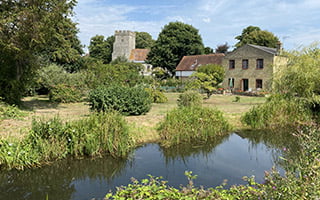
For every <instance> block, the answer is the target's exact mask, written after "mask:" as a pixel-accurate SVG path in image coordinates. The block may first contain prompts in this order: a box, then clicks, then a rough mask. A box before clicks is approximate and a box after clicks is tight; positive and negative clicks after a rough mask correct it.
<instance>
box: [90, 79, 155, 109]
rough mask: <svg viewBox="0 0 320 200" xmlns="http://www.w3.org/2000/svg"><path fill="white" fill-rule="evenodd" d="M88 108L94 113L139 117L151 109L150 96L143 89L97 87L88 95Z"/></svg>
mask: <svg viewBox="0 0 320 200" xmlns="http://www.w3.org/2000/svg"><path fill="white" fill-rule="evenodd" d="M89 102H90V108H91V110H94V111H99V112H100V111H103V112H105V111H108V110H116V111H118V112H120V113H122V114H124V115H141V114H145V113H147V112H148V111H149V110H150V108H151V103H152V101H151V98H150V95H149V93H148V92H147V91H145V89H144V88H143V87H125V86H120V85H113V86H109V87H99V88H97V89H95V90H92V91H91V92H90V94H89Z"/></svg>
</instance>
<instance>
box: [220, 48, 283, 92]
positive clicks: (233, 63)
mask: <svg viewBox="0 0 320 200" xmlns="http://www.w3.org/2000/svg"><path fill="white" fill-rule="evenodd" d="M280 50H281V46H280V45H279V47H278V48H269V47H264V46H258V45H252V44H246V45H244V46H242V47H240V48H238V49H236V50H234V51H233V52H231V53H228V54H227V55H226V56H225V57H224V59H223V66H224V68H225V72H226V74H225V79H224V81H223V83H222V87H223V88H225V89H230V90H232V91H259V90H266V91H268V90H270V89H271V88H272V82H273V77H274V75H275V73H276V72H277V71H278V70H279V69H280V68H281V66H285V65H286V63H287V59H286V58H285V57H283V56H281V55H280Z"/></svg>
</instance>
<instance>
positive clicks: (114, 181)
mask: <svg viewBox="0 0 320 200" xmlns="http://www.w3.org/2000/svg"><path fill="white" fill-rule="evenodd" d="M294 141H295V140H294V138H287V137H284V136H283V135H282V136H281V137H279V136H278V135H277V134H268V133H250V132H245V133H244V132H243V133H238V134H235V133H233V134H230V135H228V136H226V137H223V138H218V139H216V140H215V141H211V142H209V143H207V144H202V145H196V144H193V145H191V144H189V145H186V144H185V145H179V146H176V147H174V148H170V149H163V148H161V147H160V146H159V145H157V144H147V145H145V146H142V147H139V148H137V149H136V150H135V151H134V152H132V154H130V155H129V156H128V158H127V159H114V158H110V157H104V158H99V159H83V160H72V159H66V160H63V161H59V162H56V163H54V164H52V165H50V166H45V167H42V168H39V169H28V170H25V171H15V170H11V171H2V172H0V191H1V192H0V199H21V200H22V199H25V200H29V199H30V200H31V199H34V200H39V199H46V197H48V199H59V200H71V199H77V200H82V199H83V200H88V199H93V198H95V199H103V197H104V195H105V194H106V193H107V192H108V191H109V190H113V191H114V189H115V187H116V186H121V185H127V184H129V183H131V181H130V178H131V177H134V178H136V179H138V180H141V179H143V178H148V174H151V175H153V176H162V177H163V178H164V179H165V180H167V181H168V184H169V185H171V186H174V187H179V186H180V185H181V184H182V185H186V184H187V178H186V177H185V175H184V172H185V171H186V170H187V171H192V172H193V174H196V175H198V177H197V179H196V180H195V185H197V186H200V185H202V186H204V187H215V186H218V185H220V184H221V183H222V182H223V181H224V180H225V179H227V180H228V182H227V183H228V186H230V185H233V184H245V182H244V181H243V180H242V177H243V176H251V175H254V176H255V179H256V181H258V182H262V181H263V177H264V171H268V170H270V169H271V168H272V167H273V166H276V167H277V169H278V170H279V171H280V173H282V174H283V173H284V170H283V168H282V164H281V159H279V157H280V156H281V155H282V153H283V152H282V151H283V149H284V148H285V149H286V150H288V149H294V148H295V147H294V145H295V144H294Z"/></svg>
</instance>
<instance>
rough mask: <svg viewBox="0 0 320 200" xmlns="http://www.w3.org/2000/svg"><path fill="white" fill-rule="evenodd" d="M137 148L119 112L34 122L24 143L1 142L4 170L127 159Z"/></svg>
mask: <svg viewBox="0 0 320 200" xmlns="http://www.w3.org/2000/svg"><path fill="white" fill-rule="evenodd" d="M133 146H134V141H133V138H132V137H131V136H130V134H129V128H128V126H127V123H126V122H125V120H124V119H123V117H122V116H121V115H120V114H119V113H117V112H108V113H94V114H91V115H90V116H89V117H88V118H85V119H81V120H78V121H74V122H69V123H63V122H62V121H61V120H60V118H59V117H54V118H52V119H50V120H48V121H45V120H33V122H32V129H31V131H30V133H29V135H28V136H27V137H26V138H25V139H23V140H21V141H13V142H9V141H6V140H1V141H0V156H1V157H0V167H4V168H8V169H11V168H17V169H23V168H24V167H34V166H40V165H42V164H45V163H48V162H52V161H55V160H59V159H62V158H65V157H67V156H73V157H75V158H79V157H83V156H102V155H104V154H109V155H111V156H114V157H124V156H125V155H126V154H127V153H128V152H129V151H130V150H131V148H132V147H133Z"/></svg>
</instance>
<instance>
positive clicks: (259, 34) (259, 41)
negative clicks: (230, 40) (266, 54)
mask: <svg viewBox="0 0 320 200" xmlns="http://www.w3.org/2000/svg"><path fill="white" fill-rule="evenodd" d="M235 39H237V40H239V42H238V43H237V44H236V45H235V46H236V48H239V47H241V46H243V45H245V44H255V45H260V46H266V47H271V48H276V47H277V45H278V44H279V43H280V40H279V38H278V37H277V36H275V35H274V34H273V33H271V32H269V31H264V30H261V29H260V28H259V27H257V26H248V27H247V28H245V29H243V30H242V34H241V35H238V36H237V37H235Z"/></svg>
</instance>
